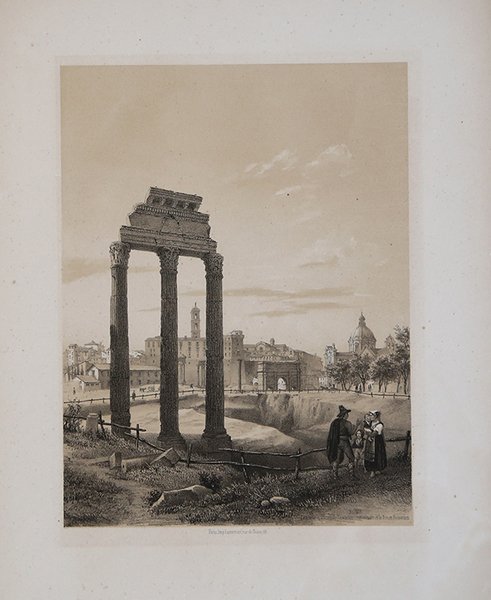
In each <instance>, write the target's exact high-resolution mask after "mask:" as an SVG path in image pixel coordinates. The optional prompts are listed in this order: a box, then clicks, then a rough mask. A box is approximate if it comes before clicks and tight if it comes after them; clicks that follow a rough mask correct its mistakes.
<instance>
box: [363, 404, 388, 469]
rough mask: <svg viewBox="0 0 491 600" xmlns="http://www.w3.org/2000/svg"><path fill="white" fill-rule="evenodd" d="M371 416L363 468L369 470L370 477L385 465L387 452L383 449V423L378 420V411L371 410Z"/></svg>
mask: <svg viewBox="0 0 491 600" xmlns="http://www.w3.org/2000/svg"><path fill="white" fill-rule="evenodd" d="M368 414H369V415H371V416H372V422H371V423H370V431H369V432H367V433H368V440H367V444H366V447H365V469H366V470H367V471H370V477H374V476H375V475H380V472H381V471H383V470H384V469H385V467H386V466H387V453H386V451H385V439H384V424H383V423H382V421H381V420H380V411H379V410H371V411H370V412H369V413H368Z"/></svg>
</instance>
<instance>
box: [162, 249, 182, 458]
mask: <svg viewBox="0 0 491 600" xmlns="http://www.w3.org/2000/svg"><path fill="white" fill-rule="evenodd" d="M157 254H158V256H159V259H160V276H161V286H162V287H161V315H160V435H159V437H158V440H159V442H160V446H162V447H165V448H170V447H171V446H173V447H179V448H182V447H184V446H185V441H184V439H183V438H182V436H181V434H180V432H179V364H178V338H177V264H178V262H179V252H178V250H175V249H167V248H161V249H160V250H159V251H158V252H157Z"/></svg>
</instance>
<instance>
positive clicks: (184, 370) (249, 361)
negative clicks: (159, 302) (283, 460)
mask: <svg viewBox="0 0 491 600" xmlns="http://www.w3.org/2000/svg"><path fill="white" fill-rule="evenodd" d="M190 317H191V322H190V325H191V327H190V333H191V336H190V337H188V336H184V337H180V338H179V340H178V361H179V383H180V384H181V385H184V384H187V385H191V384H192V385H195V386H197V387H204V386H205V382H206V338H204V337H201V319H200V309H199V308H198V307H197V305H196V304H195V305H194V307H193V308H192V309H191V315H190ZM145 356H146V363H147V364H148V365H151V366H160V337H159V336H156V337H151V338H147V339H146V340H145ZM223 372H224V384H225V387H227V388H232V389H242V388H243V386H251V385H252V380H253V379H254V378H257V379H258V389H264V390H266V389H268V388H270V387H271V389H276V383H274V385H273V383H272V382H273V380H275V381H276V382H277V380H278V378H279V377H283V379H285V381H286V385H287V389H299V388H302V389H306V388H317V387H318V386H319V377H321V376H322V375H323V367H322V360H321V358H320V357H318V356H315V355H313V354H309V353H308V352H304V351H303V350H294V349H293V348H290V347H289V346H287V345H286V344H277V343H276V342H275V340H274V339H273V338H272V339H270V341H269V342H264V341H260V342H257V343H256V344H244V333H243V332H242V331H241V330H240V329H236V330H234V331H231V332H230V333H229V334H227V335H224V336H223Z"/></svg>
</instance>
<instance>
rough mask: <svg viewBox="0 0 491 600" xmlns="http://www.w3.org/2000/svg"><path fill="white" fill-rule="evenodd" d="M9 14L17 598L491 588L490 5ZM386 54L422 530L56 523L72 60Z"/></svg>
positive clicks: (5, 290) (10, 572) (126, 5)
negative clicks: (397, 122)
mask: <svg viewBox="0 0 491 600" xmlns="http://www.w3.org/2000/svg"><path fill="white" fill-rule="evenodd" d="M0 14H1V15H2V20H1V24H0V33H1V34H2V42H1V44H2V47H3V49H4V51H3V52H2V59H1V60H2V70H3V77H2V82H1V86H2V107H3V109H4V110H3V111H2V117H1V121H0V125H1V126H2V129H1V131H2V141H1V142H0V143H1V145H2V148H3V152H2V155H1V156H2V159H1V164H0V168H1V172H2V179H3V185H2V215H3V219H2V235H1V242H0V243H1V250H2V258H3V261H2V298H3V303H2V305H3V306H4V307H5V311H4V313H3V314H2V321H1V323H2V333H3V336H2V340H3V348H2V349H3V351H4V355H3V356H4V364H3V373H2V384H1V398H2V418H1V419H0V421H1V423H0V427H1V437H0V440H1V442H0V443H1V450H2V460H1V466H0V469H1V471H0V475H1V482H2V492H1V500H2V511H1V513H0V527H1V531H2V536H1V539H2V542H1V544H2V563H1V564H2V580H3V585H2V588H3V590H5V597H7V598H36V599H38V598H50V599H51V598H54V599H56V600H58V598H59V599H62V598H91V599H92V598H105V599H108V598H116V597H117V598H132V599H133V598H134V599H139V598H160V597H166V598H187V597H195V596H198V597H201V598H208V597H210V598H211V597H219V598H249V597H251V596H255V597H257V598H273V599H276V598H302V599H303V598H305V599H311V598H325V597H328V598H329V597H334V596H338V595H341V594H343V593H345V594H350V595H351V594H354V593H360V594H361V595H362V596H363V597H364V598H375V597H379V596H380V594H384V595H386V596H388V597H391V598H408V599H409V598H431V599H433V598H440V597H441V598H443V597H445V598H457V597H459V596H460V595H462V594H466V596H467V597H473V598H481V597H482V598H485V597H487V596H488V595H489V578H488V577H487V574H486V569H485V564H486V562H487V561H489V548H490V535H489V533H490V532H489V510H488V504H487V502H486V495H487V494H489V488H488V481H487V480H486V479H487V478H486V475H487V474H488V473H489V442H488V440H489V431H488V430H487V429H486V426H485V424H486V423H489V422H490V421H489V416H490V412H491V410H490V402H489V399H488V394H487V393H486V389H485V383H484V381H485V377H486V374H487V372H488V370H489V366H488V365H489V359H490V358H491V357H490V350H489V344H487V335H488V333H487V332H489V331H490V330H491V328H490V326H491V322H490V321H491V318H490V311H489V300H488V298H489V289H490V284H491V281H490V280H491V275H490V269H489V256H490V250H491V248H490V246H491V244H490V239H489V234H488V227H489V226H488V223H489V217H490V214H489V213H490V205H489V201H486V196H485V191H486V190H487V191H488V192H489V177H486V176H485V169H484V167H485V165H486V166H487V167H488V169H489V162H490V161H489V143H488V142H487V140H489V135H488V136H485V135H484V131H485V130H486V129H487V131H488V132H489V125H490V120H489V116H488V105H487V103H486V99H489V92H490V89H491V85H490V78H489V62H488V61H489V58H488V56H489V53H488V50H489V42H488V36H489V32H488V30H487V28H486V21H487V22H489V16H490V8H489V6H488V5H487V3H486V2H478V1H474V2H464V1H463V0H458V1H453V2H444V1H443V0H442V1H438V0H433V1H427V2H419V1H418V2H413V3H408V4H407V5H405V4H403V3H400V2H377V3H375V2H367V3H362V4H358V3H356V4H355V3H353V4H350V3H347V2H321V1H318V2H314V1H306V2H294V1H281V2H279V1H274V0H273V1H272V2H269V3H268V2H265V3H259V2H254V1H251V2H227V1H211V0H202V1H201V2H198V1H195V2H168V1H167V2H139V3H131V2H126V1H120V2H113V1H111V2H104V3H100V4H97V5H95V4H92V3H82V2H73V1H64V2H61V1H60V0H58V1H52V2H43V3H37V2H33V1H27V2H24V3H18V4H15V5H14V4H12V5H11V6H9V7H7V6H6V5H4V6H3V8H1V9H0ZM486 46H488V48H487V47H486ZM386 61H396V62H407V63H408V75H409V139H410V166H409V176H410V235H411V237H410V245H411V294H412V297H411V329H412V357H413V375H412V418H413V427H412V430H413V444H414V455H413V468H414V475H413V484H414V525H413V526H412V527H397V526H394V527H389V526H382V527H378V526H366V525H365V526H359V527H358V526H326V527H319V526H316V527H267V528H263V527H253V528H248V527H246V528H240V527H237V528H232V531H233V533H228V534H221V533H217V531H218V530H220V531H222V530H223V528H217V527H213V528H208V527H203V528H201V527H200V528H195V527H178V528H144V529H138V528H100V529H99V528H94V529H92V528H91V529H83V530H82V529H70V530H67V531H64V530H63V528H62V498H61V493H62V488H61V484H62V473H61V466H62V461H61V456H62V443H61V420H60V418H59V415H60V403H61V381H60V377H59V373H60V372H61V352H60V348H61V346H60V340H61V277H60V263H61V250H60V239H61V219H60V212H61V210H60V208H61V194H60V189H61V186H60V172H61V169H60V145H59V139H60V132H59V110H60V106H59V67H60V65H64V64H70V65H73V64H131V65H138V64H224V63H228V64H236V63H237V64H239V63H240V64H242V63H308V62H386ZM248 529H250V530H251V531H250V532H245V531H246V530H248ZM210 530H215V533H212V532H210ZM229 531H230V529H229ZM263 531H265V533H263ZM486 554H487V556H486Z"/></svg>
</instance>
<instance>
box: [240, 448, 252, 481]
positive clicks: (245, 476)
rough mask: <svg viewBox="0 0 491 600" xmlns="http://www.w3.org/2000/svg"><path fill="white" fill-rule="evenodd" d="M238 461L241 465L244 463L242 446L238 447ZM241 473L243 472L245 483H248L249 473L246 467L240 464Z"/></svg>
mask: <svg viewBox="0 0 491 600" xmlns="http://www.w3.org/2000/svg"><path fill="white" fill-rule="evenodd" d="M240 462H241V463H242V465H244V463H245V456H244V452H243V451H242V448H241V449H240ZM242 473H243V474H244V479H245V481H246V483H250V482H251V480H250V478H249V473H248V472H247V467H245V466H242Z"/></svg>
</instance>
